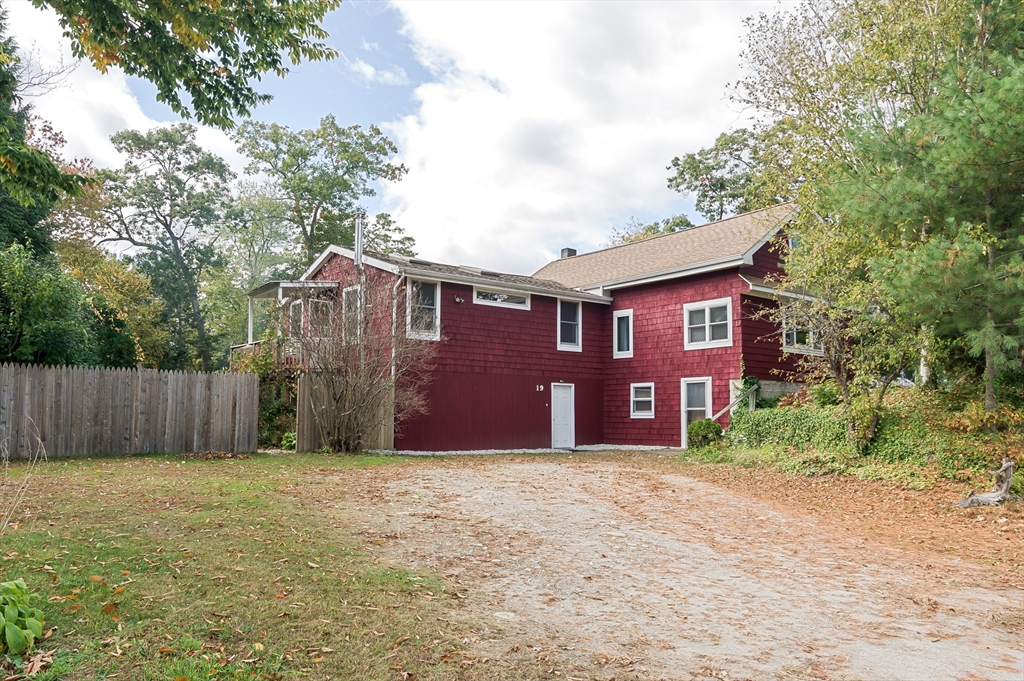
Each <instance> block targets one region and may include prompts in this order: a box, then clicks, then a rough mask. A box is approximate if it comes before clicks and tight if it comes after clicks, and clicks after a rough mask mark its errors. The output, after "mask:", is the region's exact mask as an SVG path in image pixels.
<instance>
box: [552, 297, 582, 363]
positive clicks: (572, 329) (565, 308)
mask: <svg viewBox="0 0 1024 681" xmlns="http://www.w3.org/2000/svg"><path fill="white" fill-rule="evenodd" d="M582 305H583V304H582V303H578V302H572V301H569V300H559V301H558V349H559V350H569V351H572V352H582V350H583V341H582V339H581V338H580V326H581V324H580V307H581V306H582Z"/></svg>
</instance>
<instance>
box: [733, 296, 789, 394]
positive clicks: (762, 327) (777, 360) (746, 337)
mask: <svg viewBox="0 0 1024 681" xmlns="http://www.w3.org/2000/svg"><path fill="white" fill-rule="evenodd" d="M776 307H777V306H776V304H775V303H774V302H772V301H771V300H767V299H765V298H754V297H752V296H743V338H742V347H743V366H744V370H745V373H746V375H748V376H756V377H757V378H759V379H761V380H762V381H795V380H797V373H798V371H797V365H798V362H799V357H800V356H799V355H793V354H790V355H789V356H788V357H786V358H783V356H782V334H781V331H780V330H779V326H778V325H777V324H775V323H774V322H772V321H771V320H770V317H766V316H765V313H766V312H767V311H769V310H773V309H774V308H776Z"/></svg>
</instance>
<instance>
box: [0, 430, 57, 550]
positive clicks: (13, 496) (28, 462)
mask: <svg viewBox="0 0 1024 681" xmlns="http://www.w3.org/2000/svg"><path fill="white" fill-rule="evenodd" d="M28 422H29V423H30V424H31V425H32V432H31V433H29V434H28V435H27V437H29V438H30V439H31V441H32V442H33V443H34V445H33V446H30V447H29V449H28V452H29V454H28V456H27V457H26V458H25V459H24V463H23V464H22V465H19V466H18V467H17V469H20V474H19V470H17V469H16V470H15V471H14V472H12V471H11V452H10V448H9V447H8V445H7V440H4V441H3V442H0V535H2V534H3V533H4V531H5V530H6V529H7V527H8V525H10V524H11V523H12V522H13V521H14V514H15V513H17V511H18V507H19V506H20V505H21V502H22V501H24V500H25V496H26V495H27V494H28V490H29V485H30V483H31V482H32V474H33V473H34V472H35V469H36V467H37V466H38V465H39V464H40V463H42V462H44V461H46V448H45V447H44V446H43V441H42V440H41V439H39V432H38V429H36V427H35V423H34V422H33V421H32V420H31V419H29V420H28Z"/></svg>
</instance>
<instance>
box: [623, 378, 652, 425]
mask: <svg viewBox="0 0 1024 681" xmlns="http://www.w3.org/2000/svg"><path fill="white" fill-rule="evenodd" d="M629 417H630V418H632V419H653V418H654V384H653V383H631V384H630V386H629Z"/></svg>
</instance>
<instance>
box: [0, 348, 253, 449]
mask: <svg viewBox="0 0 1024 681" xmlns="http://www.w3.org/2000/svg"><path fill="white" fill-rule="evenodd" d="M258 413H259V378H258V377H257V376H256V375H255V374H230V373H218V374H207V373H197V372H189V371H157V370H156V369H105V368H92V367H44V366H38V365H29V364H0V446H6V447H7V450H8V452H9V453H10V455H11V458H15V459H17V458H27V457H29V456H31V455H32V454H33V453H34V452H35V451H36V448H37V446H38V444H39V443H42V446H43V447H44V449H45V450H46V455H47V456H49V457H66V456H91V455H94V454H141V453H147V452H161V453H162V452H200V451H206V450H214V451H227V452H251V451H255V449H256V436H257V417H258Z"/></svg>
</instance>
